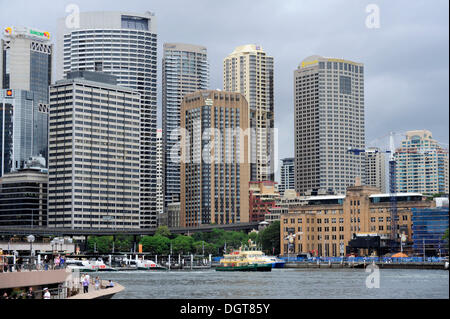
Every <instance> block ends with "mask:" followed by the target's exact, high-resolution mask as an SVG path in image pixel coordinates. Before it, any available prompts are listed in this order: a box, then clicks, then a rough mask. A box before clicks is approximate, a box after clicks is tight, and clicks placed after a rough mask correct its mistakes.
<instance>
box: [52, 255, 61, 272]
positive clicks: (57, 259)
mask: <svg viewBox="0 0 450 319" xmlns="http://www.w3.org/2000/svg"><path fill="white" fill-rule="evenodd" d="M60 261H61V260H60V259H59V255H57V256H56V257H55V259H54V260H53V263H54V265H55V267H54V269H59V263H60Z"/></svg>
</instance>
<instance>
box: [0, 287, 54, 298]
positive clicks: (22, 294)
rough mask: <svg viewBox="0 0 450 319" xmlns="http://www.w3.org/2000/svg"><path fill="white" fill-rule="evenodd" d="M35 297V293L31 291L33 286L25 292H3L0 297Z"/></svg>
mask: <svg viewBox="0 0 450 319" xmlns="http://www.w3.org/2000/svg"><path fill="white" fill-rule="evenodd" d="M47 291H48V290H47ZM35 298H36V295H35V293H34V291H33V287H30V288H28V291H27V292H25V291H21V292H12V293H11V294H10V295H8V293H7V292H4V293H3V295H2V296H1V298H0V299H35ZM44 299H45V298H44Z"/></svg>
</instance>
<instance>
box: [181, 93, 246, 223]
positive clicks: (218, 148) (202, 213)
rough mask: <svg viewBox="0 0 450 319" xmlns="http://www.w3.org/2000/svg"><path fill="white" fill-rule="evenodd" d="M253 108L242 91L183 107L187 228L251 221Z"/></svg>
mask: <svg viewBox="0 0 450 319" xmlns="http://www.w3.org/2000/svg"><path fill="white" fill-rule="evenodd" d="M248 125H249V120H248V104H247V101H246V99H245V97H244V96H243V95H242V94H240V93H232V92H221V91H200V92H196V93H193V94H189V95H187V96H185V98H184V100H183V103H182V105H181V128H182V129H183V131H185V133H186V134H185V136H183V137H182V140H181V146H182V148H181V158H180V159H181V185H182V187H181V208H180V224H181V226H182V227H198V226H201V225H204V224H218V225H226V224H238V223H246V222H248V221H249V202H248V196H249V191H248V190H249V181H250V158H249V157H250V153H249V149H248V148H249V136H248V135H245V133H246V132H248V131H247V129H248Z"/></svg>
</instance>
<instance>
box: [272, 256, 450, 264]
mask: <svg viewBox="0 0 450 319" xmlns="http://www.w3.org/2000/svg"><path fill="white" fill-rule="evenodd" d="M280 259H282V260H284V261H286V262H310V263H311V262H313V263H317V262H320V263H330V262H331V263H342V262H345V263H347V262H349V263H353V262H354V263H364V262H366V263H372V262H378V263H444V262H445V261H447V258H445V257H425V258H424V257H311V258H305V257H280Z"/></svg>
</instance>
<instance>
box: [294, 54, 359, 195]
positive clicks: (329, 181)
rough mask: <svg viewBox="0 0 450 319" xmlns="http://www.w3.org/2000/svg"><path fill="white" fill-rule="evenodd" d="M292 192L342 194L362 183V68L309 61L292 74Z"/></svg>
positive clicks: (336, 61)
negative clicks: (359, 152)
mask: <svg viewBox="0 0 450 319" xmlns="http://www.w3.org/2000/svg"><path fill="white" fill-rule="evenodd" d="M294 81H295V82H294V87H295V92H294V96H295V101H294V103H295V177H296V178H295V179H296V191H297V192H298V193H301V194H304V193H307V192H310V191H311V192H316V191H321V192H336V193H338V194H345V192H346V188H347V187H348V186H352V185H353V184H354V183H355V178H356V177H361V180H365V179H364V178H365V177H364V174H365V169H364V165H365V161H364V156H360V155H355V154H351V153H349V152H348V149H349V148H356V149H365V114H364V65H363V64H361V63H356V62H352V61H348V60H342V59H334V58H324V57H321V56H311V57H309V58H307V59H305V60H304V61H303V62H302V63H301V64H300V66H299V67H298V69H297V70H296V71H295V73H294Z"/></svg>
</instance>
